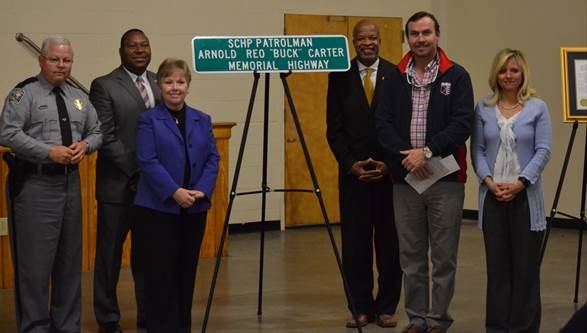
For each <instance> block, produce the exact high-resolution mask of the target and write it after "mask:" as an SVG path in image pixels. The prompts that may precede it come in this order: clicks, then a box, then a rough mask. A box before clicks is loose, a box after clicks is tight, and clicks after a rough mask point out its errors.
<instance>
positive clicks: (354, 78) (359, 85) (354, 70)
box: [349, 58, 375, 110]
mask: <svg viewBox="0 0 587 333" xmlns="http://www.w3.org/2000/svg"><path fill="white" fill-rule="evenodd" d="M349 74H350V75H351V82H352V85H353V89H357V90H359V91H360V92H361V93H360V96H363V98H361V101H360V104H361V108H365V109H366V110H369V102H368V101H367V95H365V89H363V81H362V80H361V73H360V72H359V63H358V60H357V58H355V59H353V61H352V63H351V69H350V73H349ZM373 98H375V96H373Z"/></svg>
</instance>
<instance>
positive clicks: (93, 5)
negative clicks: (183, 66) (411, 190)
mask: <svg viewBox="0 0 587 333" xmlns="http://www.w3.org/2000/svg"><path fill="white" fill-rule="evenodd" d="M365 3H368V8H366V7H365V5H364V4H365ZM418 10H429V11H433V12H434V13H436V14H437V16H438V18H439V20H440V24H441V29H442V35H441V44H442V46H443V47H445V49H446V50H447V52H448V54H449V55H450V56H452V57H454V58H455V60H456V61H457V62H459V63H461V64H462V65H464V66H465V67H466V68H467V69H468V70H469V71H470V73H471V76H472V79H473V84H474V87H475V92H476V94H475V96H476V99H477V100H478V99H479V98H481V97H482V96H483V95H485V94H486V92H487V90H488V89H487V86H486V83H485V81H486V75H487V74H486V73H487V71H488V67H489V63H490V61H491V57H492V56H493V54H494V53H495V52H497V50H498V49H500V48H502V47H506V46H510V47H517V48H520V49H522V50H523V51H525V52H526V54H527V56H528V60H529V62H530V66H531V68H532V70H533V72H534V82H535V86H536V88H537V90H538V92H539V93H540V95H541V96H542V97H543V98H544V99H545V100H546V102H547V103H548V105H549V106H550V108H551V115H552V118H553V127H554V135H555V136H554V137H555V144H554V146H555V149H554V155H553V161H552V162H551V164H550V165H549V167H548V169H547V170H546V187H547V191H546V192H547V207H550V203H551V202H552V197H553V192H554V189H553V188H554V187H555V186H556V181H557V179H558V173H559V170H560V167H561V164H562V158H563V154H564V149H565V147H566V142H567V140H568V133H569V131H570V126H568V125H562V124H560V119H561V117H560V115H561V111H560V107H561V91H560V90H561V89H560V71H559V67H560V65H559V61H560V60H559V47H560V46H580V45H583V46H584V45H586V44H587V40H586V39H587V23H586V22H587V18H586V15H587V14H586V13H587V8H586V1H585V0H568V1H567V0H562V1H558V2H554V1H546V0H539V1H529V0H520V1H505V0H494V1H488V2H485V1H466V0H460V1H459V0H444V1H442V0H414V1H401V0H370V1H368V2H367V1H366V2H360V1H351V0H321V1H317V0H298V1H289V2H287V1H277V0H247V1H243V0H233V1H229V0H216V1H194V0H190V1H188V0H181V1H136V0H131V1H111V0H104V1H95V2H88V3H85V2H80V1H66V0H56V1H51V2H44V1H30V0H28V1H14V0H4V1H2V2H0V49H2V50H3V51H2V53H3V55H2V60H3V61H2V65H0V66H2V73H3V78H2V80H0V95H1V96H5V95H6V94H8V92H9V91H10V89H11V88H12V87H13V86H14V85H15V84H16V83H18V82H20V81H21V80H23V79H25V78H27V77H29V76H32V75H35V74H36V73H37V71H38V65H37V63H36V58H35V57H34V56H33V55H32V53H31V52H30V51H28V50H27V49H26V48H25V47H24V46H22V45H20V44H18V43H17V42H16V41H15V40H14V35H15V34H16V33H17V32H22V33H24V34H26V35H27V36H29V37H30V38H31V39H33V40H34V41H36V42H38V43H40V41H41V40H42V39H43V38H44V37H46V36H48V35H54V34H59V35H64V36H66V37H68V38H70V39H71V41H72V43H73V45H74V49H75V64H74V71H73V74H74V76H76V78H77V79H78V80H80V81H81V82H82V83H84V84H85V85H87V86H89V84H90V82H91V80H92V79H93V78H95V77H96V76H98V75H102V74H105V73H107V72H109V71H110V70H112V69H113V68H114V67H116V66H117V65H118V64H119V58H118V54H117V48H118V43H119V39H120V35H121V33H122V32H123V31H125V30H126V29H128V28H131V27H139V28H141V29H143V30H144V31H145V32H146V33H147V34H148V35H149V37H150V39H151V44H152V48H153V60H152V65H151V69H152V70H155V69H156V66H157V64H158V63H160V62H161V60H162V59H164V58H165V57H168V56H173V57H179V58H183V59H185V60H187V61H191V50H190V40H191V38H192V37H193V36H195V35H271V34H275V35H279V34H282V33H283V15H284V14H285V13H297V14H324V15H325V14H330V15H365V16H390V17H402V18H403V19H404V21H405V20H406V19H407V18H408V17H409V16H410V15H411V14H412V13H413V12H415V11H418ZM404 48H406V46H404ZM251 83H252V78H251V76H250V75H241V74H237V75H198V74H196V75H195V77H194V81H193V83H192V87H191V94H190V96H189V97H188V103H190V104H191V105H192V106H195V107H198V108H200V109H202V110H204V111H206V112H207V113H209V114H211V115H212V117H213V120H214V121H236V122H237V123H238V125H237V127H235V128H234V131H233V140H232V141H231V161H230V166H231V168H230V175H231V179H232V173H233V171H234V165H235V162H236V154H237V148H238V145H239V142H240V136H241V131H242V122H243V121H244V115H245V111H246V107H247V103H248V98H249V94H250V88H251ZM271 84H272V88H271V106H270V107H271V111H272V112H271V116H270V117H271V123H270V138H271V143H270V151H269V156H270V165H272V166H277V167H274V168H271V169H270V174H269V184H270V186H272V187H282V186H283V160H284V158H283V93H282V91H281V90H282V89H281V85H280V82H279V79H278V78H277V77H274V78H272V80H271ZM262 98H263V92H262V91H259V92H258V100H257V103H256V108H255V114H254V123H253V124H252V127H251V132H250V137H249V139H248V141H247V153H246V154H245V160H244V164H243V169H242V171H241V179H240V182H239V190H240V191H244V190H250V189H257V188H258V187H259V184H260V177H261V169H260V167H261V135H260V134H261V123H260V119H261V115H262V109H261V107H262ZM584 136H585V132H584V129H583V128H582V129H581V131H580V132H579V136H578V137H579V138H580V139H579V140H578V143H579V144H578V145H576V147H575V154H574V157H573V164H572V165H571V169H570V172H569V178H568V180H567V186H566V187H565V192H564V193H563V197H562V202H561V208H564V209H567V210H571V211H576V210H577V209H576V208H577V206H578V202H577V201H578V200H577V199H576V198H578V197H579V196H580V185H579V184H580V181H581V177H580V174H579V170H578V168H579V166H580V164H581V163H580V162H581V161H582V156H583V149H582V147H583V141H582V140H583V138H584ZM310 149H311V147H310ZM470 176H471V178H470V179H471V180H473V178H472V177H473V173H472V172H471V173H470ZM476 195H477V189H476V186H475V182H474V181H470V182H469V185H468V187H467V199H466V203H465V208H469V209H476V208H477V205H476ZM282 202H283V197H282V196H281V195H280V194H271V195H270V196H269V202H268V212H267V214H268V215H267V218H268V219H270V220H277V219H281V216H282V210H283V203H282ZM232 217H233V218H232V219H231V220H232V222H248V221H257V220H259V219H260V199H259V198H258V197H253V196H248V197H240V198H238V199H237V200H236V202H235V206H234V210H233V215H232Z"/></svg>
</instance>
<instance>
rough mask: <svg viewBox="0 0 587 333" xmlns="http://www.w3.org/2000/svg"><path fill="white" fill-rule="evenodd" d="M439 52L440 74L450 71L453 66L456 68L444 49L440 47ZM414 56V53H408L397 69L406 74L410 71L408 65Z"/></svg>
mask: <svg viewBox="0 0 587 333" xmlns="http://www.w3.org/2000/svg"><path fill="white" fill-rule="evenodd" d="M437 50H438V55H439V61H438V71H439V72H440V73H444V72H446V71H447V70H449V69H450V68H451V67H452V66H454V64H453V63H452V61H450V59H449V58H448V56H447V55H446V53H444V50H443V49H441V48H440V47H439V48H438V49H437ZM412 55H413V53H412V51H410V52H408V53H406V55H404V57H403V58H402V60H400V62H399V64H397V68H398V69H399V71H400V73H402V74H405V73H406V71H407V70H408V64H409V63H410V59H412Z"/></svg>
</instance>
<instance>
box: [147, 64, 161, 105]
mask: <svg viewBox="0 0 587 333" xmlns="http://www.w3.org/2000/svg"><path fill="white" fill-rule="evenodd" d="M147 78H148V79H149V84H150V85H151V90H152V91H153V97H155V105H159V104H161V102H162V99H161V90H160V89H159V85H158V84H157V75H155V73H152V72H149V71H147Z"/></svg>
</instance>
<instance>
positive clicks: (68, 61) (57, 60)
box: [41, 55, 73, 66]
mask: <svg viewBox="0 0 587 333" xmlns="http://www.w3.org/2000/svg"><path fill="white" fill-rule="evenodd" d="M41 57H43V58H45V60H47V62H48V63H50V64H51V65H59V64H61V63H63V64H64V65H66V66H69V65H71V64H72V63H73V59H67V58H65V59H61V58H57V57H51V58H47V57H45V56H44V55H42V56H41Z"/></svg>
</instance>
